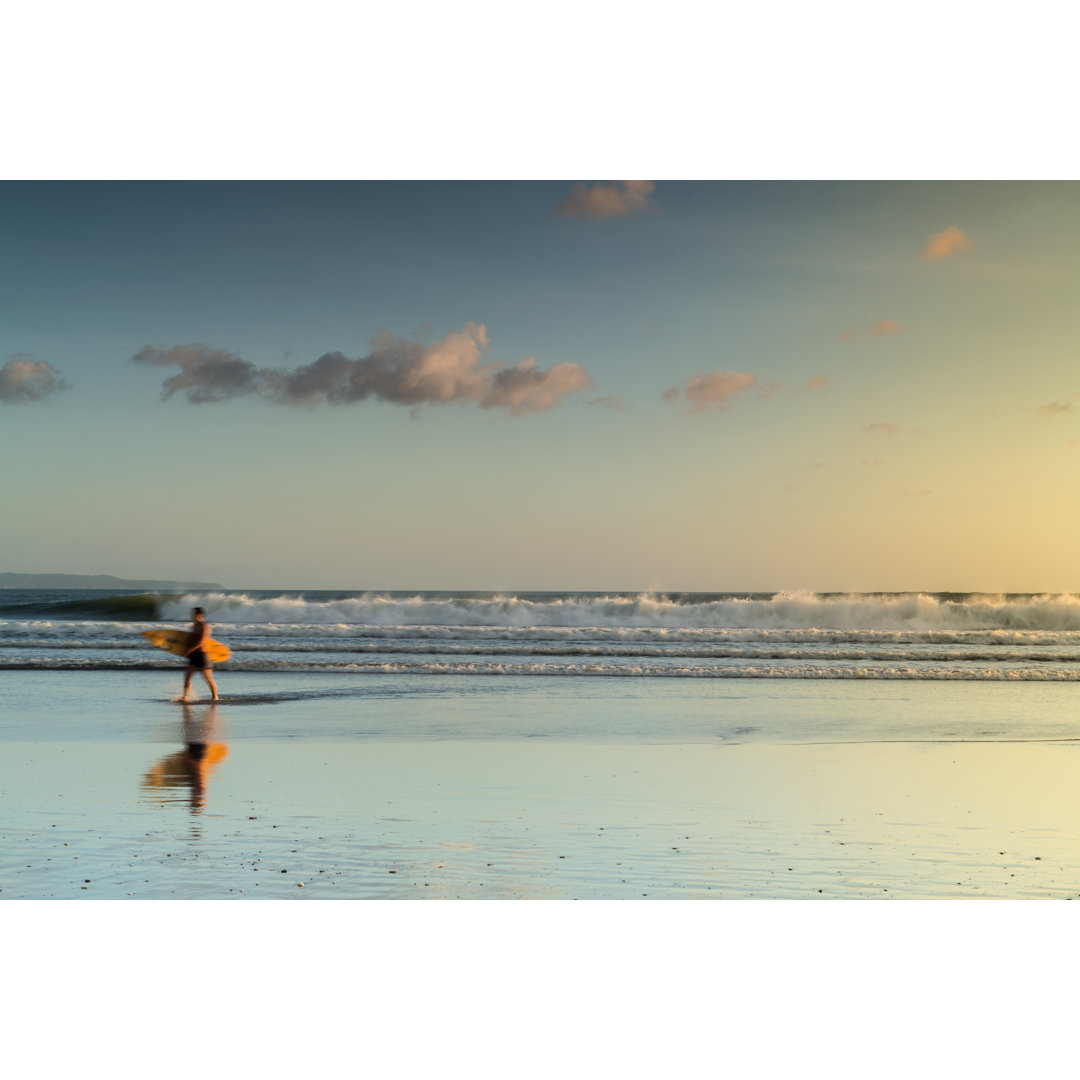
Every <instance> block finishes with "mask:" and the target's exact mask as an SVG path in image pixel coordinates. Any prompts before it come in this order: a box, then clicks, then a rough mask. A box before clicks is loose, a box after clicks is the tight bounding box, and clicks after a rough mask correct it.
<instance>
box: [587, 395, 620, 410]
mask: <svg viewBox="0 0 1080 1080" xmlns="http://www.w3.org/2000/svg"><path fill="white" fill-rule="evenodd" d="M585 404H586V405H599V406H601V407H603V408H605V409H614V410H615V411H616V412H629V411H630V406H629V405H627V404H626V401H625V399H624V397H623V395H622V394H608V395H607V396H606V397H598V398H592V400H590V401H586V402H585Z"/></svg>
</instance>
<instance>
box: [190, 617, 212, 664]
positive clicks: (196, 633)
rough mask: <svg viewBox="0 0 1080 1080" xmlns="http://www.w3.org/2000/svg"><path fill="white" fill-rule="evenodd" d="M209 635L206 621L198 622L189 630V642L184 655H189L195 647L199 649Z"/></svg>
mask: <svg viewBox="0 0 1080 1080" xmlns="http://www.w3.org/2000/svg"><path fill="white" fill-rule="evenodd" d="M209 636H210V627H209V626H207V625H206V623H198V624H196V627H195V629H194V630H192V632H191V643H190V644H189V645H188V650H187V652H186V653H184V655H185V656H190V655H191V654H192V653H193V652H194V651H195V650H196V649H201V648H202V644H203V642H204V641H205V640H206V639H207V638H208V637H209Z"/></svg>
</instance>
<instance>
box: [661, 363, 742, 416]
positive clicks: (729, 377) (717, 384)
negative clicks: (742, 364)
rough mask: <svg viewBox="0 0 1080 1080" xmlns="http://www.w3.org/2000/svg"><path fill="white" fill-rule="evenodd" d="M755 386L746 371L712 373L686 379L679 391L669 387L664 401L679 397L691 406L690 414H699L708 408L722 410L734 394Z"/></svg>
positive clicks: (674, 399)
mask: <svg viewBox="0 0 1080 1080" xmlns="http://www.w3.org/2000/svg"><path fill="white" fill-rule="evenodd" d="M756 385H757V379H756V378H755V377H754V376H753V375H751V374H750V373H749V372H747V371H713V372H710V373H708V374H706V375H694V376H693V377H692V378H690V379H687V381H686V385H685V386H684V387H683V388H682V390H681V391H680V390H679V388H678V387H677V386H672V387H670V388H669V389H667V390H665V391H664V400H665V401H676V400H678V398H679V397H680V395H681V396H682V397H685V398H686V400H687V401H688V402H690V404H691V405H692V406H693V408H691V410H690V411H691V412H695V413H701V412H706V411H707V410H708V409H710V408H716V409H723V407H724V406H725V405H726V404H727V402H728V401H730V400H731V399H732V398H733V397H735V395H736V394H741V393H743V392H744V391H746V390H749V389H751V388H752V387H754V386H756Z"/></svg>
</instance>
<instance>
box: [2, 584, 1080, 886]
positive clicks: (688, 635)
mask: <svg viewBox="0 0 1080 1080" xmlns="http://www.w3.org/2000/svg"><path fill="white" fill-rule="evenodd" d="M194 605H199V606H201V607H203V608H204V609H205V610H206V612H207V616H208V618H209V621H210V622H211V624H212V627H213V634H214V637H215V638H216V639H218V640H219V641H221V642H223V643H225V644H227V645H228V646H230V648H231V649H232V657H231V659H229V660H228V661H226V662H224V663H220V664H218V665H216V667H215V674H216V678H217V684H218V687H219V688H220V691H221V695H222V698H221V701H220V703H218V704H212V703H211V702H209V701H208V697H209V694H208V688H207V687H206V685H205V684H204V683H203V681H202V679H201V678H199V677H198V676H196V678H195V681H194V684H193V690H194V697H195V701H194V702H193V703H190V704H184V705H182V706H181V705H178V704H176V702H177V698H178V696H179V694H180V691H181V686H182V673H183V669H184V663H183V661H182V660H181V659H180V658H179V657H176V656H173V655H171V654H169V653H166V652H163V651H161V650H158V649H155V648H153V647H152V646H151V645H150V644H149V643H148V642H147V641H146V640H145V639H144V638H143V637H142V634H141V632H142V631H143V630H146V629H150V628H153V627H161V626H174V627H175V626H186V625H187V623H188V619H189V617H190V609H191V607H192V606H194ZM1078 676H1080V598H1078V597H1075V596H1071V595H1058V596H1036V595H1014V596H988V595H960V594H948V595H945V594H935V595H929V594H903V595H900V594H843V595H840V594H811V593H768V594H741V595H740V594H674V593H666V594H661V593H649V594H633V593H536V592H533V593H517V594H509V593H479V592H470V593H464V592H434V591H424V592H388V591H379V592H376V591H363V592H362V591H356V592H344V591H341V592H309V591H305V592H293V591H285V590H267V591H243V592H241V591H226V592H202V593H188V594H184V595H178V594H168V595H166V594H160V595H159V594H147V593H134V592H132V593H111V592H84V591H72V592H60V591H39V592H30V591H19V590H3V591H0V797H2V800H3V804H2V805H3V806H4V808H5V812H4V815H2V820H0V899H9V898H40V899H47V898H52V897H57V898H59V897H71V898H85V897H88V896H94V897H103V896H104V897H109V898H130V897H135V898H151V897H164V898H195V897H198V898H222V899H224V898H240V897H251V896H261V897H270V898H277V899H282V898H285V897H290V898H300V897H301V896H302V897H303V898H305V899H318V898H327V899H328V898H334V897H347V898H353V899H359V898H374V899H417V898H427V897H435V896H441V897H456V898H473V899H476V898H482V897H489V896H491V897H502V898H525V897H529V898H549V899H574V898H580V899H584V898H591V899H622V898H626V899H643V898H646V897H648V898H651V899H655V898H667V899H677V898H688V897H698V898H753V899H761V898H810V899H829V898H846V897H862V898H868V897H879V896H880V897H882V898H893V897H898V896H899V897H909V898H910V897H935V898H944V897H953V896H997V897H1014V898H1021V897H1050V896H1054V897H1065V896H1076V895H1080V894H1078V893H1077V890H1076V882H1077V881H1078V880H1080V876H1078V875H1080V840H1077V832H1076V826H1075V822H1077V821H1080V789H1077V785H1076V783H1075V776H1076V770H1077V764H1078V763H1077V755H1078V754H1080V717H1078V712H1080V710H1078V709H1077V707H1076V705H1077V697H1076V696H1077V687H1076V686H1075V685H1074V684H1075V683H1076V682H1077V679H1078Z"/></svg>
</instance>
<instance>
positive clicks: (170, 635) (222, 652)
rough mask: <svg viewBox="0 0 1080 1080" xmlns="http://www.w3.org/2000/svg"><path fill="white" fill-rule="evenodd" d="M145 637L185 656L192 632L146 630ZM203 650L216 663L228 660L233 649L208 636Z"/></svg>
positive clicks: (169, 650)
mask: <svg viewBox="0 0 1080 1080" xmlns="http://www.w3.org/2000/svg"><path fill="white" fill-rule="evenodd" d="M143 637H144V638H146V640H147V641H149V642H150V644H151V645H156V646H157V647H158V648H159V649H164V650H165V651H166V652H171V653H175V654H176V655H177V656H183V655H184V653H186V652H187V650H188V642H189V641H190V640H191V634H190V632H189V631H187V630H144V631H143ZM203 652H205V653H206V656H207V658H208V659H209V660H210V662H211V663H212V664H216V663H217V662H218V661H219V660H228V659H229V657H230V656H232V650H231V649H230V648H229V646H228V645H222V644H221V642H220V641H215V640H214V639H213V638H207V639H206V640H205V641H204V642H203Z"/></svg>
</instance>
